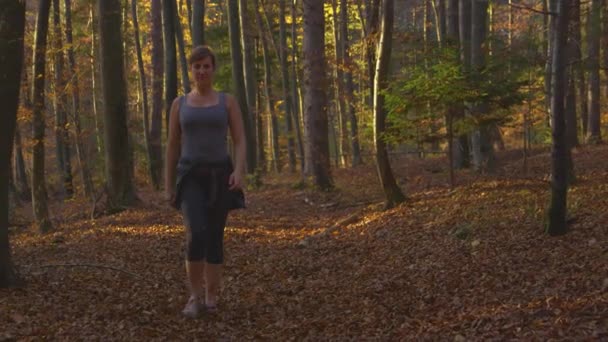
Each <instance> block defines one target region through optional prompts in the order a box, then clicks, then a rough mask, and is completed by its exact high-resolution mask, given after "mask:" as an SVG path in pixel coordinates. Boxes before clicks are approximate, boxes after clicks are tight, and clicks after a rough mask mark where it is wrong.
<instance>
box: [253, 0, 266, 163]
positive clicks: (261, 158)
mask: <svg viewBox="0 0 608 342" xmlns="http://www.w3.org/2000/svg"><path fill="white" fill-rule="evenodd" d="M256 11H257V10H256ZM257 45H258V41H257V40H256V46H257ZM256 50H258V49H257V48H256ZM256 55H259V54H258V53H256ZM255 89H256V101H255V102H256V105H257V106H256V109H255V112H256V114H257V116H256V135H257V136H258V145H257V150H256V152H257V156H258V168H259V169H260V170H261V171H262V172H264V171H265V170H266V149H265V145H266V139H264V120H263V115H262V112H263V111H262V87H259V86H257V84H256V87H255Z"/></svg>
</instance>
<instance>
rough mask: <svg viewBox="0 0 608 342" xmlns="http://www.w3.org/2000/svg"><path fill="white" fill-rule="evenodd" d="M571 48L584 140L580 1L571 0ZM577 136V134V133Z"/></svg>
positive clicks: (585, 109) (584, 87) (585, 116)
mask: <svg viewBox="0 0 608 342" xmlns="http://www.w3.org/2000/svg"><path fill="white" fill-rule="evenodd" d="M571 20H572V21H573V22H572V25H571V27H572V35H571V37H572V38H571V40H572V41H573V43H574V44H572V48H573V49H574V57H573V58H574V59H575V60H576V63H575V65H574V67H575V68H574V77H575V81H576V99H577V111H578V116H579V118H580V122H581V131H582V134H581V136H582V137H583V138H584V137H585V135H586V134H587V122H588V117H589V116H588V115H587V82H585V65H584V63H583V55H582V50H581V46H582V43H583V38H582V34H581V0H572V17H571ZM577 136H578V133H577Z"/></svg>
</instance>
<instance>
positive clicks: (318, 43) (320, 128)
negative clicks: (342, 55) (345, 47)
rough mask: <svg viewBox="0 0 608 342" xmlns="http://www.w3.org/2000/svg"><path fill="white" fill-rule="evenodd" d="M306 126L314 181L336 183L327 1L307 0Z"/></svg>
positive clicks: (321, 185) (326, 186)
mask: <svg viewBox="0 0 608 342" xmlns="http://www.w3.org/2000/svg"><path fill="white" fill-rule="evenodd" d="M303 5H304V7H303V8H304V46H303V51H304V122H305V124H304V130H305V136H306V149H305V154H306V158H305V159H306V165H308V167H309V170H310V171H311V172H312V176H313V180H314V184H315V185H316V186H317V187H319V188H321V189H329V188H331V187H333V184H332V179H331V174H330V164H329V143H328V138H329V136H328V119H327V97H326V93H325V91H326V89H327V83H326V79H325V74H326V67H325V16H324V9H323V2H320V1H316V0H304V1H303Z"/></svg>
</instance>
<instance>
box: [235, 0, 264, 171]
mask: <svg viewBox="0 0 608 342" xmlns="http://www.w3.org/2000/svg"><path fill="white" fill-rule="evenodd" d="M239 24H240V25H239V28H240V39H241V46H242V48H243V79H244V82H245V95H246V99H247V109H248V110H247V112H248V113H249V122H250V123H251V141H250V142H249V143H250V144H252V145H253V146H256V145H257V144H259V143H261V140H260V139H261V137H259V136H257V132H256V130H255V118H256V117H257V115H259V113H257V112H256V109H257V103H256V102H257V91H256V90H257V87H258V86H257V81H256V65H255V55H254V53H255V51H254V44H253V41H254V36H255V35H254V34H252V32H255V31H254V30H255V29H254V28H253V27H252V25H251V24H250V22H249V13H248V12H247V0H239ZM250 152H251V153H252V156H251V158H252V159H254V165H253V166H252V167H251V169H252V171H253V172H255V170H257V169H258V167H259V165H258V158H257V155H256V152H255V148H252V149H251V150H250Z"/></svg>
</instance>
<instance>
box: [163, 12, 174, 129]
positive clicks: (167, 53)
mask: <svg viewBox="0 0 608 342" xmlns="http://www.w3.org/2000/svg"><path fill="white" fill-rule="evenodd" d="M174 2H175V0H162V4H163V10H162V13H163V16H162V18H163V44H164V45H163V46H164V61H165V78H164V80H165V82H164V90H165V107H164V110H163V112H164V113H165V125H166V126H165V127H167V128H168V127H169V116H170V114H171V104H172V103H173V100H174V99H175V98H176V97H177V52H176V49H175V25H174V24H173V20H174V18H175V15H174V14H173V10H174V9H175V6H174V5H173V4H172V3H174ZM166 132H167V133H168V132H169V129H167V130H166Z"/></svg>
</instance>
